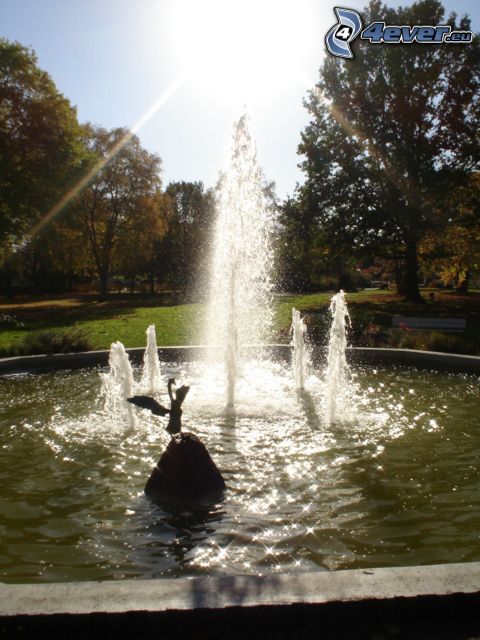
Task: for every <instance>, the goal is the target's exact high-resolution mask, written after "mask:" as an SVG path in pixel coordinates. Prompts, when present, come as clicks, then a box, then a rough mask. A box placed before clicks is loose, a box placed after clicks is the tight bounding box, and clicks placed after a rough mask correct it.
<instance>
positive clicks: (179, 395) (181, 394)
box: [175, 385, 190, 404]
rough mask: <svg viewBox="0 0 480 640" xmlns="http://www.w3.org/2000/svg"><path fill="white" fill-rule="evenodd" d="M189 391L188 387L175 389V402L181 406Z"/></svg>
mask: <svg viewBox="0 0 480 640" xmlns="http://www.w3.org/2000/svg"><path fill="white" fill-rule="evenodd" d="M189 390H190V387H187V386H186V385H183V386H182V387H179V388H178V389H177V392H176V394H175V398H176V400H177V402H179V403H180V404H182V402H183V401H184V400H185V396H186V395H187V393H188V392H189Z"/></svg>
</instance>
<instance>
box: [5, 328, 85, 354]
mask: <svg viewBox="0 0 480 640" xmlns="http://www.w3.org/2000/svg"><path fill="white" fill-rule="evenodd" d="M91 349H92V345H91V343H90V340H89V338H88V336H87V334H86V333H85V332H84V331H82V330H81V329H69V330H67V331H60V330H46V331H35V332H33V333H29V334H27V335H26V336H25V338H24V339H23V341H22V342H20V344H18V345H16V346H15V347H11V348H10V349H8V351H7V352H6V353H5V355H6V356H26V355H37V354H42V353H72V352H75V351H90V350H91Z"/></svg>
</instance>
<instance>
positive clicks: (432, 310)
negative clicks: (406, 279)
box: [0, 290, 480, 355]
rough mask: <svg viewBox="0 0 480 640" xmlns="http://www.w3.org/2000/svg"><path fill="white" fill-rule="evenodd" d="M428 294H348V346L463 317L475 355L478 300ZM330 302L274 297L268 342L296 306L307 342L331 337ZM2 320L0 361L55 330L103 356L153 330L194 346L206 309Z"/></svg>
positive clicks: (42, 304)
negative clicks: (421, 300)
mask: <svg viewBox="0 0 480 640" xmlns="http://www.w3.org/2000/svg"><path fill="white" fill-rule="evenodd" d="M425 294H426V297H427V302H426V304H423V305H418V304H412V303H408V302H405V301H404V300H402V298H401V297H400V296H398V295H396V294H394V293H392V292H390V291H378V290H375V291H361V292H358V293H351V294H347V301H348V304H349V309H350V315H351V318H352V327H353V328H352V331H351V334H350V338H351V342H352V343H353V344H368V342H365V335H366V331H367V328H368V327H371V326H372V325H374V326H377V327H378V328H379V333H380V335H382V336H387V333H388V332H389V331H390V330H391V325H392V316H393V315H395V314H401V315H411V316H422V315H423V316H433V317H441V316H444V317H464V318H467V323H468V331H467V332H465V336H464V337H465V340H466V347H465V349H466V350H467V352H471V353H474V352H475V351H474V348H473V347H472V348H470V346H469V343H470V342H473V343H474V344H480V293H478V292H475V293H470V294H466V295H459V294H455V293H453V292H435V300H430V299H429V297H428V292H425ZM331 297H332V294H331V293H318V294H303V295H288V296H283V295H281V296H277V297H276V299H275V314H274V334H273V336H272V341H280V342H288V340H289V337H288V331H289V327H290V322H291V312H292V307H293V306H294V307H296V308H297V309H299V310H300V311H302V312H303V313H304V314H305V315H306V321H307V326H308V330H309V335H310V337H311V339H313V340H323V339H324V337H325V335H326V331H327V330H328V324H329V313H328V305H329V303H330V299H331ZM2 314H4V315H6V316H8V318H4V319H3V321H2V322H1V323H0V354H2V353H3V354H4V355H6V354H7V353H8V352H9V351H10V350H11V349H15V348H18V347H19V346H20V345H21V344H22V342H23V340H24V339H25V336H26V335H28V334H31V333H32V332H33V333H35V332H40V331H48V330H52V329H54V330H58V331H59V332H62V331H70V330H71V329H79V330H81V332H82V333H83V334H84V335H85V336H86V337H87V338H88V342H89V344H90V345H91V347H92V348H93V349H108V348H109V347H110V344H111V343H112V342H114V341H115V340H120V341H121V342H123V344H124V345H125V346H126V347H141V346H143V345H144V344H145V331H146V328H147V326H148V325H150V324H155V326H156V332H157V342H158V344H159V345H185V344H195V343H197V342H198V341H199V338H200V336H201V334H202V328H203V325H204V317H205V305H203V304H200V303H194V304H180V305H173V306H168V305H163V306H158V298H155V296H153V297H152V296H140V295H139V296H125V295H117V296H112V298H111V299H109V300H107V301H105V302H97V301H96V299H95V298H94V297H93V296H86V295H83V296H80V295H79V296H70V297H69V296H63V297H62V296H50V297H35V298H33V297H31V298H25V297H19V298H18V299H16V300H14V301H7V300H0V320H1V319H2ZM20 323H21V324H20ZM367 333H368V331H367ZM387 339H388V336H387V337H385V340H387ZM437 342H438V338H437ZM387 344H388V342H385V344H383V343H382V344H381V345H378V346H386V345H387Z"/></svg>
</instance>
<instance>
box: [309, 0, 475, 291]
mask: <svg viewBox="0 0 480 640" xmlns="http://www.w3.org/2000/svg"><path fill="white" fill-rule="evenodd" d="M364 18H365V23H367V24H368V23H370V22H373V21H382V22H385V23H386V24H387V25H403V24H410V25H419V24H420V25H432V24H445V20H444V9H443V7H442V5H441V4H440V2H438V1H437V0H422V1H420V2H416V3H414V4H413V5H411V6H409V7H399V8H398V9H392V8H389V7H387V6H385V5H383V4H382V3H381V2H380V1H379V0H372V1H371V2H370V4H369V6H368V8H367V9H366V10H365V12H364ZM447 24H450V25H451V26H452V28H460V29H462V30H468V29H470V22H469V20H468V18H463V19H461V20H460V22H459V23H458V24H457V22H456V16H455V15H454V14H452V15H451V16H450V18H449V19H448V20H447ZM352 48H353V49H354V55H355V57H354V59H353V60H343V59H340V58H334V57H332V56H327V57H326V59H325V62H324V64H323V67H322V69H321V74H320V79H319V82H318V84H317V86H316V88H315V89H314V90H313V91H312V92H311V93H310V94H309V97H308V99H307V100H306V101H305V106H306V108H307V110H308V112H309V113H310V115H311V121H310V123H309V124H308V125H307V127H306V129H305V130H304V132H303V133H302V138H301V143H300V145H299V152H300V153H301V154H302V155H303V156H304V157H305V159H304V161H303V162H302V165H301V166H302V168H303V171H304V172H305V174H306V181H305V184H304V185H303V186H302V187H301V189H300V197H301V198H303V199H305V198H308V201H309V203H310V206H312V207H313V215H314V216H315V217H316V219H317V222H318V223H319V224H321V225H322V227H323V229H324V230H325V232H326V233H327V234H328V237H329V241H330V242H332V243H334V244H337V245H340V246H342V247H343V249H344V250H348V251H349V252H351V253H364V254H370V255H379V256H383V257H391V258H401V259H402V260H403V261H404V264H405V274H404V275H405V278H404V293H405V295H406V297H407V298H408V299H409V300H411V301H417V302H419V301H422V298H421V296H420V292H419V287H418V248H419V245H420V243H421V242H422V240H423V238H425V236H426V234H427V233H429V232H430V231H432V230H435V231H436V232H440V231H441V229H444V228H445V225H446V223H447V222H448V217H449V211H448V210H447V207H446V204H445V203H446V195H447V194H448V193H451V192H452V190H453V189H456V188H458V187H459V186H461V185H464V184H466V182H467V180H468V175H469V173H470V172H472V171H474V170H475V169H477V168H478V165H479V137H478V131H479V125H480V111H479V103H480V94H479V69H480V48H479V39H478V37H475V38H474V42H472V43H471V44H468V45H455V46H453V45H447V44H441V45H421V44H410V45H386V44H377V45H374V44H370V43H368V42H365V41H362V40H360V39H357V40H356V41H355V42H354V43H353V47H352Z"/></svg>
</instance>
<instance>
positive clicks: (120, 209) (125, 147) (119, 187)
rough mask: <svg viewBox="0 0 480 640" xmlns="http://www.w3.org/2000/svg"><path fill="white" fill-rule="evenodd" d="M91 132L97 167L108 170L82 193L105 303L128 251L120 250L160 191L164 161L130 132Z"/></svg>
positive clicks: (89, 142)
mask: <svg viewBox="0 0 480 640" xmlns="http://www.w3.org/2000/svg"><path fill="white" fill-rule="evenodd" d="M86 131H87V145H88V148H89V151H90V154H91V158H92V162H93V163H95V162H96V163H98V162H99V161H100V162H101V163H102V165H103V166H102V165H99V170H98V171H97V173H96V175H95V177H94V178H93V179H92V180H91V182H90V183H89V185H88V186H87V187H86V188H85V189H84V191H83V192H82V194H81V206H82V213H83V219H84V224H85V229H86V233H87V237H88V241H89V245H90V249H91V251H92V255H93V259H94V261H95V267H96V270H97V274H98V281H99V293H100V297H101V298H105V297H106V295H107V293H108V280H109V277H110V275H111V272H112V267H113V265H114V258H115V257H116V256H118V255H119V254H121V253H122V251H124V249H123V248H122V246H120V245H119V239H120V238H121V236H122V233H123V232H124V230H125V229H126V228H128V227H129V226H130V225H131V224H132V222H133V221H134V219H135V217H136V216H138V215H140V212H141V211H142V210H144V208H145V202H146V199H148V198H153V197H155V196H156V195H157V194H158V193H159V192H160V187H161V181H160V166H161V161H160V158H159V157H158V156H157V155H156V154H152V153H149V152H148V151H146V150H145V149H143V148H142V146H141V145H140V141H139V139H138V137H137V136H135V135H132V134H131V133H130V132H129V131H128V130H127V129H122V128H117V129H113V130H111V131H108V130H106V129H102V128H100V127H93V126H89V127H87V128H86ZM126 250H127V248H126V247H125V251H126ZM128 250H130V251H139V248H138V247H137V248H135V247H129V248H128Z"/></svg>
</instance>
